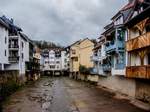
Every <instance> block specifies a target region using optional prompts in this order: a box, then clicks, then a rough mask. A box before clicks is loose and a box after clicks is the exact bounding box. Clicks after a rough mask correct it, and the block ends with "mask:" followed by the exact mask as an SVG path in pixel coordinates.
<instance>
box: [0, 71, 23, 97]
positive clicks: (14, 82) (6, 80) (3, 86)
mask: <svg viewBox="0 0 150 112" xmlns="http://www.w3.org/2000/svg"><path fill="white" fill-rule="evenodd" d="M20 78H21V77H19V71H0V100H3V99H5V98H6V97H7V96H8V95H10V94H12V93H13V92H15V91H16V90H17V89H18V88H19V87H20V85H21V84H22V81H21V80H20Z"/></svg>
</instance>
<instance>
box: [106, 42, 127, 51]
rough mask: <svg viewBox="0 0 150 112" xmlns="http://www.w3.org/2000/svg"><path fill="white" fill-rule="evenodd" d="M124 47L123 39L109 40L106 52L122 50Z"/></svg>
mask: <svg viewBox="0 0 150 112" xmlns="http://www.w3.org/2000/svg"><path fill="white" fill-rule="evenodd" d="M124 48H125V46H124V42H123V41H120V40H117V41H111V42H108V43H107V44H106V53H112V52H118V51H122V50H124Z"/></svg>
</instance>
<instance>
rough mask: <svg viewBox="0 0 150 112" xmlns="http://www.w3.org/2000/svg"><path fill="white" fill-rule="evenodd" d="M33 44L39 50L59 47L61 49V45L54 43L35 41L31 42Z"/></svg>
mask: <svg viewBox="0 0 150 112" xmlns="http://www.w3.org/2000/svg"><path fill="white" fill-rule="evenodd" d="M33 42H34V43H35V44H36V45H37V46H38V47H39V48H40V49H46V48H52V47H60V48H62V46H61V45H59V44H56V43H54V42H47V41H37V40H33Z"/></svg>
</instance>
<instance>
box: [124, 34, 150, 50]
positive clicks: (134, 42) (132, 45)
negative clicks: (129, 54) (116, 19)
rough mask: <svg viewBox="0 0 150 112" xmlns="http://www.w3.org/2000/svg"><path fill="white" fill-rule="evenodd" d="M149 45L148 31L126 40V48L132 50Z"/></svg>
mask: <svg viewBox="0 0 150 112" xmlns="http://www.w3.org/2000/svg"><path fill="white" fill-rule="evenodd" d="M148 46H150V32H148V33H145V34H143V35H141V36H138V37H136V38H134V39H131V40H128V41H127V42H126V50H127V51H132V50H136V49H140V48H143V47H148Z"/></svg>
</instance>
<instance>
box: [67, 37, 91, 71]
mask: <svg viewBox="0 0 150 112" xmlns="http://www.w3.org/2000/svg"><path fill="white" fill-rule="evenodd" d="M93 48H94V42H93V41H91V40H90V39H88V38H86V39H83V40H79V41H77V42H75V43H74V44H72V45H71V46H70V72H72V73H78V72H79V67H80V65H82V66H85V67H87V68H91V67H93V62H92V61H91V58H90V57H91V56H92V49H93Z"/></svg>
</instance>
